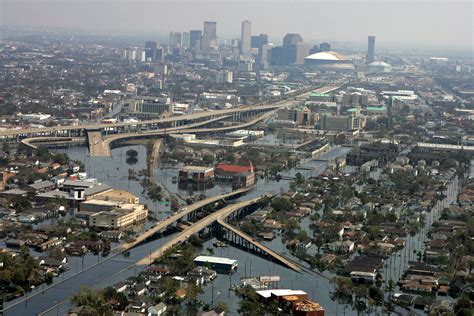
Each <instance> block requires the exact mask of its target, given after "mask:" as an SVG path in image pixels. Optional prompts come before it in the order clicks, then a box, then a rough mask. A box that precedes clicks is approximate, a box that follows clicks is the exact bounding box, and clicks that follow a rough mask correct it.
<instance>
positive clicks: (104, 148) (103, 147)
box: [87, 130, 111, 157]
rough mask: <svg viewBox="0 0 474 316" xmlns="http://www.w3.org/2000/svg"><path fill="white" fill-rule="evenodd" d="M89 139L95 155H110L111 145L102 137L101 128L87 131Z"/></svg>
mask: <svg viewBox="0 0 474 316" xmlns="http://www.w3.org/2000/svg"><path fill="white" fill-rule="evenodd" d="M87 139H88V141H89V152H90V155H91V156H95V157H110V156H111V152H110V147H109V146H108V144H107V143H105V142H104V140H103V139H102V132H101V131H100V130H91V131H87Z"/></svg>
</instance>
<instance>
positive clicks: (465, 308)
mask: <svg viewBox="0 0 474 316" xmlns="http://www.w3.org/2000/svg"><path fill="white" fill-rule="evenodd" d="M454 313H456V315H463V316H471V315H473V314H474V310H473V308H472V302H471V299H470V298H469V296H468V295H467V294H466V293H464V294H462V295H461V297H460V298H459V299H458V301H457V302H456V305H455V306H454Z"/></svg>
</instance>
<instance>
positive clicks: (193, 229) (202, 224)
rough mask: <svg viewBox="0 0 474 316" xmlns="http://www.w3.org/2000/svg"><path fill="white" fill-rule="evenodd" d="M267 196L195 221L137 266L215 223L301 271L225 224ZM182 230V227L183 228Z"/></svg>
mask: <svg viewBox="0 0 474 316" xmlns="http://www.w3.org/2000/svg"><path fill="white" fill-rule="evenodd" d="M266 197H267V196H265V195H263V196H260V197H257V198H253V199H251V200H247V201H243V202H239V203H235V204H231V205H229V206H227V207H224V208H223V209H220V210H218V211H216V212H214V213H212V214H210V215H208V216H206V217H205V218H203V219H201V220H199V221H197V222H196V223H194V224H192V225H191V226H189V227H187V228H185V229H184V230H183V231H181V232H180V233H178V234H177V235H176V236H175V237H174V238H173V239H172V240H170V241H168V242H167V243H165V244H164V245H162V246H161V247H159V248H158V249H156V250H155V251H154V252H153V253H151V254H150V255H149V256H147V257H145V258H143V259H141V260H139V261H138V262H137V265H138V266H143V265H148V264H151V263H153V261H154V260H155V259H158V258H160V257H161V256H163V254H165V253H166V252H167V251H168V250H170V249H171V248H173V247H175V246H177V245H179V244H181V243H183V242H185V241H186V240H188V239H189V237H191V235H193V234H196V233H198V232H199V231H201V230H204V229H205V228H206V227H208V226H210V225H212V224H213V223H215V222H217V223H218V224H219V225H220V226H222V227H223V228H224V229H225V230H227V232H228V233H232V234H234V235H236V236H238V237H240V238H241V241H243V242H245V243H247V246H249V245H251V246H252V248H253V249H255V250H257V251H258V252H260V253H262V254H265V255H266V256H269V257H272V258H273V259H274V260H275V261H277V262H279V263H280V264H282V265H284V266H286V267H288V268H290V269H292V270H294V271H298V272H299V271H301V267H300V266H299V265H298V264H297V263H295V262H293V261H291V260H290V259H288V258H286V257H284V256H282V255H280V254H279V253H277V252H276V251H273V250H272V249H270V248H268V247H267V246H265V245H263V244H262V243H260V242H258V241H256V240H255V239H253V238H252V237H250V236H248V235H247V234H245V233H243V232H241V231H240V230H238V229H237V228H235V227H233V226H232V225H229V224H227V223H226V222H225V219H226V218H227V217H229V216H230V215H231V214H233V213H235V212H236V211H238V210H240V209H243V208H245V207H247V206H250V205H252V204H255V203H259V202H261V200H262V199H263V198H266ZM183 228H184V227H183Z"/></svg>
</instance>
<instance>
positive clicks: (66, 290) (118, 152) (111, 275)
mask: <svg viewBox="0 0 474 316" xmlns="http://www.w3.org/2000/svg"><path fill="white" fill-rule="evenodd" d="M129 149H134V150H136V151H137V152H138V160H137V163H136V164H133V165H129V164H127V162H126V158H127V157H126V151H127V150H129ZM349 150H350V149H349V148H342V147H336V148H333V149H332V150H331V151H329V152H328V153H325V154H323V155H322V156H321V157H320V159H331V158H335V157H338V156H344V155H345V154H346V153H347V152H348V151H349ZM58 151H61V152H65V153H67V154H68V155H69V157H70V158H72V159H75V160H80V161H82V162H83V163H84V164H85V169H86V170H85V171H86V172H87V174H88V176H89V177H93V178H97V179H98V181H99V182H102V183H107V184H109V185H110V186H111V187H113V188H118V189H124V190H128V191H130V192H132V193H134V194H136V195H138V196H139V197H140V201H141V203H145V204H147V205H148V207H149V209H150V210H151V211H152V212H154V213H155V214H156V216H157V217H158V218H162V217H166V216H167V213H168V212H169V206H167V205H162V204H160V203H156V202H153V201H151V200H149V199H147V198H146V196H144V194H142V191H143V189H142V187H141V185H140V184H139V182H137V181H133V180H129V178H128V175H129V169H131V170H133V171H134V172H136V173H138V172H139V171H140V170H146V148H145V147H143V146H126V147H122V148H116V149H113V150H112V157H107V158H104V157H90V156H89V155H88V149H87V148H86V147H70V148H68V149H62V150H58ZM301 166H302V167H305V169H297V168H293V169H291V170H289V171H287V172H285V173H283V175H284V176H288V177H293V176H294V175H295V174H296V173H298V172H300V173H301V174H302V175H303V176H304V177H305V178H308V177H311V176H317V175H319V174H320V173H321V172H322V171H324V169H325V166H326V162H324V161H312V160H304V161H302V163H301ZM306 168H307V169H309V170H306ZM177 172H178V169H177V168H175V169H170V168H166V169H163V170H161V169H158V170H156V180H157V181H158V182H159V183H161V184H162V185H163V186H165V187H166V190H165V191H168V192H170V193H173V194H178V195H180V196H182V197H183V198H185V197H186V196H187V193H188V192H187V191H186V190H184V191H183V190H180V189H178V184H177V183H173V180H172V179H173V177H174V176H177ZM285 178H286V177H285ZM289 184H290V180H280V181H279V182H276V181H274V180H262V179H259V181H258V183H257V185H256V188H255V189H254V190H252V191H251V192H249V193H248V194H247V195H245V196H243V197H241V199H250V198H252V197H256V196H259V195H262V194H267V193H273V194H279V193H281V192H284V191H286V190H288V188H289ZM457 190H458V187H457V182H456V181H454V183H453V184H451V185H449V186H448V189H447V191H448V192H447V193H448V194H447V195H448V197H447V198H446V201H443V202H440V203H441V204H440V205H439V206H437V207H435V210H433V211H432V212H430V213H429V214H427V220H426V226H425V227H424V228H423V230H422V231H421V232H420V233H418V234H417V235H416V236H414V237H408V241H407V245H409V246H407V247H405V249H404V250H401V251H400V252H399V253H397V254H396V255H393V256H392V257H391V259H390V260H388V262H387V267H386V268H385V269H384V273H385V275H384V278H385V280H388V279H390V278H392V279H394V280H397V279H398V277H399V276H400V274H401V273H403V269H404V267H406V264H407V262H408V260H416V258H415V256H416V254H414V253H413V249H421V247H422V245H423V241H424V240H425V239H426V234H425V233H426V231H427V229H428V227H429V226H430V225H431V223H432V222H433V221H434V220H435V219H437V218H438V217H439V214H440V211H441V210H442V208H443V207H444V206H445V205H447V204H449V203H450V202H451V201H452V200H453V198H454V199H455V197H456V195H457ZM228 191H231V187H230V186H226V185H216V186H215V187H213V188H211V189H208V190H204V191H202V192H195V193H194V194H196V193H198V194H200V193H204V194H206V195H207V196H211V195H216V194H222V193H224V192H228ZM149 225H150V224H149ZM302 226H303V227H304V228H305V229H307V230H308V229H309V228H308V226H309V220H308V219H303V220H302ZM307 232H308V233H310V232H309V230H308V231H307ZM170 238H171V236H167V237H163V238H160V239H157V240H153V241H150V242H148V243H146V244H143V245H140V246H138V247H136V248H133V249H131V250H130V255H129V256H128V257H126V258H125V257H124V256H123V255H120V256H117V257H115V258H112V259H110V260H106V259H107V258H101V257H97V256H93V255H87V256H86V257H85V258H84V268H86V269H87V268H90V270H88V271H87V272H85V273H82V274H80V275H79V276H77V277H75V278H71V279H68V280H65V281H63V282H62V283H60V284H59V285H57V286H55V287H53V288H51V289H45V288H46V286H45V285H43V286H42V287H40V288H38V289H34V290H33V291H32V292H31V293H30V294H29V296H31V295H32V294H35V293H39V294H38V295H36V296H33V297H31V298H30V299H28V300H27V301H25V302H22V303H20V304H18V305H16V306H14V307H12V308H11V309H9V310H7V311H6V312H5V313H4V315H37V313H39V312H42V311H45V310H47V309H48V308H50V307H52V306H55V305H56V304H57V303H59V302H62V301H64V300H65V299H67V298H68V297H70V296H71V295H73V294H74V293H75V292H77V291H78V290H79V289H80V287H81V286H94V287H97V288H103V287H106V286H109V285H112V284H113V283H115V282H118V281H121V280H124V279H125V278H127V277H129V276H131V275H134V274H136V273H137V270H136V268H135V267H133V262H135V261H136V260H139V259H141V258H143V257H145V256H147V255H148V254H149V253H151V252H152V251H153V250H154V249H156V248H157V247H158V246H160V245H162V244H163V243H164V242H166V241H167V240H169V239H170ZM267 244H268V245H269V246H270V247H271V248H272V249H274V250H275V251H278V252H280V253H285V255H286V256H288V257H290V258H292V259H293V260H295V261H298V262H299V261H300V260H299V259H297V258H295V257H293V256H292V255H291V254H290V253H286V252H287V250H286V248H285V246H284V245H283V243H282V241H281V237H277V238H276V239H274V240H273V241H271V242H268V243H267ZM208 247H212V241H208V242H206V244H205V246H204V249H206V248H208ZM215 255H216V256H224V257H229V258H234V259H238V264H239V268H238V270H237V272H236V273H234V274H233V275H231V276H230V277H229V276H226V275H219V276H218V277H217V279H216V280H215V281H214V282H213V285H208V286H206V287H205V288H204V293H203V294H202V295H201V299H202V300H203V301H204V302H205V303H208V304H211V303H212V302H214V303H217V302H219V301H225V302H226V303H227V304H228V305H229V307H230V314H231V315H234V314H237V308H238V299H237V298H236V297H235V294H234V292H232V291H229V287H230V286H232V285H235V284H238V283H239V282H240V278H242V277H245V276H260V275H280V277H281V281H280V283H279V287H280V288H288V289H299V290H304V291H306V292H307V293H308V294H309V296H310V298H311V299H313V300H314V301H317V302H319V303H321V304H322V306H323V307H324V308H325V310H326V315H338V314H343V313H344V314H347V315H356V312H355V311H353V310H352V307H351V306H348V305H347V306H345V305H342V304H337V303H335V302H333V301H332V300H331V299H330V297H329V295H330V292H332V291H333V288H334V286H333V285H332V284H330V282H329V281H328V276H329V274H328V273H327V272H326V273H325V275H324V276H321V275H318V274H316V273H313V272H301V273H296V272H294V271H292V270H290V269H287V268H285V267H283V266H281V265H279V264H276V263H273V262H271V261H268V260H265V259H263V258H261V257H258V256H256V255H253V254H252V253H249V252H246V251H244V250H241V249H237V248H235V247H232V246H229V247H227V248H222V249H215ZM399 255H400V256H399ZM98 261H100V264H98V265H97V263H98ZM94 265H95V266H94ZM302 265H305V263H302ZM69 266H70V270H69V271H68V272H66V273H65V274H63V275H61V276H59V277H58V278H56V280H55V283H58V282H61V280H64V279H65V278H67V277H68V276H71V275H73V274H75V273H76V272H77V271H80V270H82V267H83V266H82V258H80V257H72V258H70V263H69ZM329 277H330V276H329ZM43 289H44V290H43ZM20 299H21V298H20ZM12 303H14V302H9V303H6V306H8V305H11V304H12ZM69 308H70V304H69V302H66V303H65V304H61V305H58V306H56V307H54V308H53V309H51V310H49V311H48V312H47V313H46V314H45V315H60V314H63V313H65V312H67V310H68V309H69Z"/></svg>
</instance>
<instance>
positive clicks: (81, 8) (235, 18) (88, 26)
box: [0, 0, 473, 50]
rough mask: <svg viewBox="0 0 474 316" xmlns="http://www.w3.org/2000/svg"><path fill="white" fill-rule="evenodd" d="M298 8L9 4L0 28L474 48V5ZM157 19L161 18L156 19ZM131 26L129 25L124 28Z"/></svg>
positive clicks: (73, 0)
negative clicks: (206, 29) (245, 24)
mask: <svg viewBox="0 0 474 316" xmlns="http://www.w3.org/2000/svg"><path fill="white" fill-rule="evenodd" d="M297 2H298V9H299V10H294V9H293V10H291V3H290V2H288V1H277V2H272V4H271V6H269V5H268V4H269V3H268V2H267V1H259V2H257V3H250V2H246V1H226V2H225V3H220V2H213V1H208V2H207V4H208V5H200V6H196V5H195V4H194V3H192V2H187V1H177V2H173V3H171V2H168V1H164V2H160V3H151V2H149V1H140V2H138V3H133V4H132V3H129V2H124V1H121V0H98V1H85V2H79V1H77V0H69V1H66V2H65V3H64V2H58V1H57V0H42V1H31V0H19V1H18V0H15V1H12V0H5V1H3V4H2V7H1V13H0V14H1V15H2V20H3V24H2V26H21V27H36V28H49V29H58V30H63V31H68V30H69V31H82V32H86V33H94V34H104V35H141V36H149V35H151V34H156V35H154V36H155V37H153V38H151V39H156V37H162V36H166V34H169V33H170V32H171V31H181V32H187V31H189V30H192V29H201V28H202V23H203V21H215V22H217V25H218V37H219V38H220V39H221V40H223V39H232V38H239V37H240V33H241V32H240V31H241V27H240V26H241V23H242V21H244V20H250V21H252V24H253V25H252V34H253V35H254V34H259V33H266V34H268V35H269V37H270V39H271V40H270V42H273V43H275V44H279V42H280V41H281V39H282V38H283V36H284V35H285V34H287V33H299V34H301V35H302V36H303V37H304V38H305V39H306V41H307V42H312V41H328V42H337V41H339V42H351V43H356V44H364V43H365V42H366V38H367V36H368V35H369V34H373V35H375V36H377V38H378V39H379V40H378V46H380V47H384V46H385V45H388V46H393V45H397V44H398V45H408V46H410V47H442V46H444V48H445V49H447V50H449V49H451V50H453V49H455V50H472V38H473V35H472V27H471V26H472V16H471V14H470V12H472V10H469V8H471V9H472V3H470V2H469V1H454V2H446V1H436V2H435V3H434V4H435V5H433V3H432V2H427V1H418V2H415V3H407V2H405V1H388V2H384V3H382V4H377V6H374V2H372V1H363V2H360V1H358V2H355V3H353V2H348V1H345V0H344V1H343V0H341V1H336V2H335V3H328V2H314V3H313V2H311V3H310V2H307V1H297ZM243 3H245V6H242V4H243ZM112 4H115V5H112ZM118 4H119V5H118ZM201 4H202V3H201ZM111 5H112V6H111ZM26 8H28V10H26ZM31 8H34V10H31ZM263 8H265V10H262V9H263ZM244 9H245V10H244ZM186 10H190V12H193V15H191V16H189V17H188V16H187V17H186V18H184V16H183V15H182V14H181V13H182V12H185V11H186ZM243 11H245V12H243ZM59 12H61V13H59ZM160 12H161V13H163V12H166V14H160ZM327 12H331V14H328V13H327ZM387 12H389V13H390V14H388V13H387ZM157 16H159V17H160V19H156V17H157ZM400 17H403V19H400ZM125 20H126V21H128V23H124V21H125ZM401 21H403V23H401ZM275 22H278V23H275ZM393 25H396V26H397V27H393ZM387 26H388V27H387ZM448 26H449V27H448ZM415 27H416V28H415ZM414 29H416V30H417V31H416V32H414V31H413V30H414Z"/></svg>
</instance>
